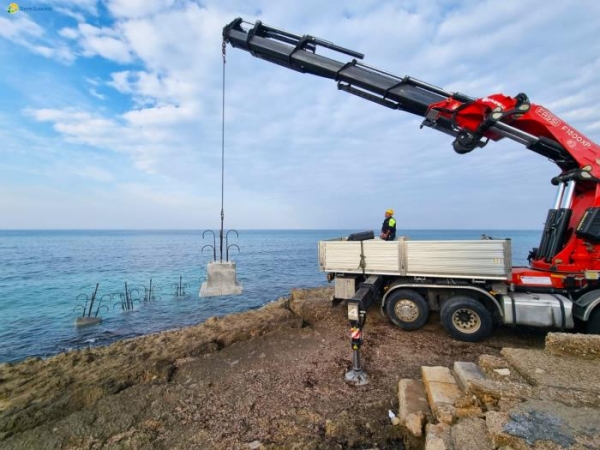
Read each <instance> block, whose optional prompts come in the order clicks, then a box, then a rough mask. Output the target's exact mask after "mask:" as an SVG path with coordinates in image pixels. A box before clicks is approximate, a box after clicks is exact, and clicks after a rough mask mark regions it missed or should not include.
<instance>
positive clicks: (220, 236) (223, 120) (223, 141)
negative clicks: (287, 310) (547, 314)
mask: <svg viewBox="0 0 600 450" xmlns="http://www.w3.org/2000/svg"><path fill="white" fill-rule="evenodd" d="M226 49H227V43H226V42H225V39H223V45H222V51H221V52H222V54H223V89H222V90H223V103H222V107H221V109H222V114H221V230H220V232H219V256H220V258H221V262H223V221H224V220H225V212H224V207H223V204H224V198H225V54H226ZM228 259H229V258H228Z"/></svg>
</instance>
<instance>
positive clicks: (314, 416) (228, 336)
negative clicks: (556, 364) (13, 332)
mask: <svg viewBox="0 0 600 450" xmlns="http://www.w3.org/2000/svg"><path fill="white" fill-rule="evenodd" d="M331 296H332V290H331V289H330V288H317V289H308V290H294V291H292V293H291V295H290V297H289V298H283V299H280V300H278V301H275V302H273V303H270V304H268V305H266V306H265V307H263V308H261V309H258V310H254V311H249V312H246V313H241V314H234V315H229V316H224V317H221V318H211V319H209V320H207V321H206V322H205V323H203V324H200V325H197V326H194V327H189V328H185V329H181V330H175V331H170V332H163V333H158V334H154V335H149V336H144V337H141V338H136V339H132V340H127V341H121V342H118V343H115V344H112V345H110V346H107V347H102V348H91V349H84V350H78V351H72V352H69V353H66V354H61V355H58V356H55V357H52V358H48V359H45V360H40V359H29V360H26V361H23V362H21V363H18V364H14V365H12V364H2V365H0V447H1V448H3V449H4V448H6V449H36V448H40V449H44V448H48V449H57V448H65V449H104V448H106V449H109V448H110V449H115V448H116V449H119V448H123V449H131V448H144V449H146V448H155V449H163V448H164V449H167V448H168V449H189V448H216V449H275V448H290V449H291V448H297V449H329V448H339V449H359V448H379V449H387V448H389V449H392V448H399V449H402V448H406V449H413V448H415V449H416V448H424V447H425V446H426V445H432V444H431V442H433V441H431V439H430V441H431V442H430V443H429V444H428V443H427V440H426V435H425V434H426V433H422V434H421V435H420V436H419V435H418V433H416V434H415V433H414V430H412V431H411V430H410V429H409V428H407V427H406V426H405V425H406V424H404V423H402V424H397V423H398V420H394V421H393V420H390V417H389V411H390V410H391V411H393V412H396V413H398V412H399V408H400V406H401V405H400V402H401V399H400V398H399V390H398V389H399V383H400V381H401V380H407V379H420V378H421V374H422V367H423V366H439V367H444V368H449V369H450V368H452V367H453V364H454V363H455V362H456V361H461V362H470V363H479V362H480V360H481V358H482V355H486V356H484V359H485V358H499V359H500V360H502V359H503V358H505V356H503V355H504V354H507V353H506V352H507V351H506V350H503V348H511V349H515V351H517V349H518V351H533V352H544V351H545V350H544V348H545V344H546V342H545V341H546V334H545V333H542V332H539V331H530V330H519V329H516V330H515V329H503V328H500V329H498V330H496V332H495V334H494V336H492V338H490V339H489V340H487V341H485V342H483V343H477V344H471V343H465V342H459V341H455V340H453V339H451V338H450V337H448V336H447V335H446V334H445V333H444V331H443V330H442V328H441V326H440V325H439V321H438V320H437V317H432V318H431V319H430V321H429V323H428V324H427V325H426V326H425V327H424V328H423V329H421V330H418V331H414V332H403V331H401V330H399V329H397V328H395V327H394V326H393V325H391V324H390V323H389V322H388V321H387V320H386V319H384V318H382V317H381V316H380V314H379V311H378V309H377V307H374V308H373V310H372V311H369V316H368V320H367V325H366V328H365V342H364V346H363V352H362V360H363V366H364V368H365V370H366V371H367V373H368V374H369V377H370V383H369V384H368V385H366V386H361V387H357V386H352V385H349V384H347V383H345V382H344V374H345V373H346V372H347V371H348V369H349V368H350V367H351V356H352V355H351V349H350V343H349V337H348V324H347V320H346V312H345V309H344V308H343V307H338V308H332V306H331V301H330V300H331ZM569 346H572V344H571V343H565V341H563V343H562V344H554V345H551V346H550V347H552V349H553V350H552V351H553V352H554V353H560V352H561V351H563V352H569V351H570V350H569V348H570V347H569ZM574 347H575V348H577V349H579V348H580V347H579V346H577V345H575V346H574ZM546 352H548V350H546ZM508 354H510V352H509V353H508ZM513 354H514V355H516V356H515V358H517V359H519V358H520V356H519V354H518V353H513ZM569 354H570V353H569ZM529 356H530V355H528V356H527V357H529ZM585 356H586V357H587V358H588V359H589V358H590V354H589V352H588V353H587V354H586V355H585ZM592 356H593V355H592ZM554 357H556V358H561V356H557V355H554ZM563 358H564V357H563ZM492 360H493V359H492ZM591 361H592V363H591V364H592V365H591V366H590V367H591V368H592V369H591V370H592V371H593V370H594V367H598V366H594V365H593V364H594V362H593V361H597V360H594V359H593V357H592V358H591ZM515 373H516V371H515ZM599 373H600V372H597V373H596V378H597V375H598V374H599ZM480 384H481V383H480ZM524 384H526V382H525V383H524ZM473 386H479V385H478V384H477V383H475V384H474V385H473ZM473 389H475V387H474V388H473ZM480 389H484V388H480ZM486 389H488V390H487V391H486V390H485V389H484V391H483V392H484V394H485V395H488V396H489V395H492V394H490V389H491V388H490V387H489V386H488V387H487V388H486ZM599 394H600V392H599V393H598V394H597V395H596V398H600V397H599V396H598V395H599ZM482 395H483V394H482ZM490 398H491V397H490ZM527 398H528V397H527V395H526V396H525V399H527ZM590 398H592V401H591V403H592V404H589V402H590ZM554 400H557V401H558V400H560V399H556V398H555V399H554ZM474 401H476V400H474ZM518 401H520V402H523V401H524V399H523V398H520V397H519V398H518ZM585 401H588V404H586V407H589V408H595V407H597V406H598V405H596V404H595V403H594V401H593V393H592V394H591V397H590V396H587V397H585ZM505 403H506V402H505ZM498 404H501V405H502V404H504V403H502V402H500V403H498V402H496V406H494V402H491V403H489V404H487V405H484V404H481V405H478V406H477V407H478V408H480V409H479V410H475V412H476V413H477V414H475V416H474V417H471V419H479V420H486V415H489V414H490V413H500V412H501V408H500V407H498V406H497V405H498ZM506 404H507V403H506ZM511 405H512V403H511ZM438 422H439V423H442V421H440V420H439V419H437V418H436V416H435V415H434V414H431V416H430V418H429V422H428V423H422V424H421V426H422V430H423V432H425V431H426V430H425V428H426V426H427V425H428V424H431V425H432V426H433V425H437V424H438ZM450 422H451V424H450V425H457V424H458V423H461V422H460V418H457V417H454V418H451V419H450ZM477 423H478V425H477V426H480V424H481V423H480V422H477ZM448 430H450V428H448ZM448 432H449V431H448ZM443 436H445V435H443ZM443 436H442V438H440V440H439V441H436V442H434V444H435V445H446V447H438V448H448V449H450V448H453V447H452V445H453V444H452V441H451V440H448V438H447V436H446V438H445V439H446V440H445V441H444V438H443ZM448 436H450V435H449V434H448ZM590 439H591V438H590ZM490 442H492V441H490ZM511 442H512V441H511ZM514 442H518V441H514ZM514 442H512V444H511V445H520V444H515V443H514ZM539 442H542V441H539ZM572 442H573V443H575V444H577V445H580V444H581V442H584V444H585V442H587V441H581V439H580V440H579V441H578V440H573V441H572ZM589 442H594V441H593V440H590V441H589ZM584 444H581V445H584ZM492 445H494V444H493V443H492ZM503 445H504V444H503ZM506 445H509V444H506ZM532 445H533V446H532V447H530V448H560V447H539V446H535V445H538V441H535V442H534V444H532ZM539 445H541V444H539ZM590 445H591V444H590ZM432 448H433V447H432ZM490 448H496V447H495V446H492V447H490ZM514 448H515V449H516V448H518V447H514ZM525 448H527V447H525ZM564 448H587V447H564Z"/></svg>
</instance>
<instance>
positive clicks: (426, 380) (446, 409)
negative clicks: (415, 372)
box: [421, 366, 462, 423]
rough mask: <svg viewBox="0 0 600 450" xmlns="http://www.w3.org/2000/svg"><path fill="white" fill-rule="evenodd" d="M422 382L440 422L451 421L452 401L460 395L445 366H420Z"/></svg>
mask: <svg viewBox="0 0 600 450" xmlns="http://www.w3.org/2000/svg"><path fill="white" fill-rule="evenodd" d="M421 374H422V377H423V384H424V386H425V392H427V399H428V400H429V406H430V407H431V410H432V411H433V413H434V414H435V416H436V417H437V419H438V420H439V421H441V422H445V423H452V422H453V421H454V416H455V408H454V403H455V402H456V401H457V400H458V399H459V398H460V397H461V396H462V391H461V390H460V388H459V387H458V384H457V383H456V380H455V379H454V377H453V376H452V374H451V373H450V369H448V368H447V367H427V366H423V367H421Z"/></svg>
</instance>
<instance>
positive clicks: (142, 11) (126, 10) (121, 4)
mask: <svg viewBox="0 0 600 450" xmlns="http://www.w3.org/2000/svg"><path fill="white" fill-rule="evenodd" d="M174 4H175V0H109V1H108V2H107V8H108V10H109V11H110V13H111V14H112V15H113V16H114V17H116V18H119V19H120V18H138V17H143V16H148V15H152V14H156V13H158V12H160V11H165V10H167V9H169V8H170V7H172V6H173V5H174Z"/></svg>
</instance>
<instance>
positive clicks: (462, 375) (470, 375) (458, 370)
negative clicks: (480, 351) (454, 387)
mask: <svg viewBox="0 0 600 450" xmlns="http://www.w3.org/2000/svg"><path fill="white" fill-rule="evenodd" d="M454 374H455V375H456V379H457V380H458V384H459V385H460V387H461V388H462V389H463V390H467V388H468V387H469V382H470V381H471V380H481V379H483V378H484V376H483V373H482V372H481V370H480V369H479V366H478V365H477V364H475V363H472V362H459V361H457V362H455V363H454Z"/></svg>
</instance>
